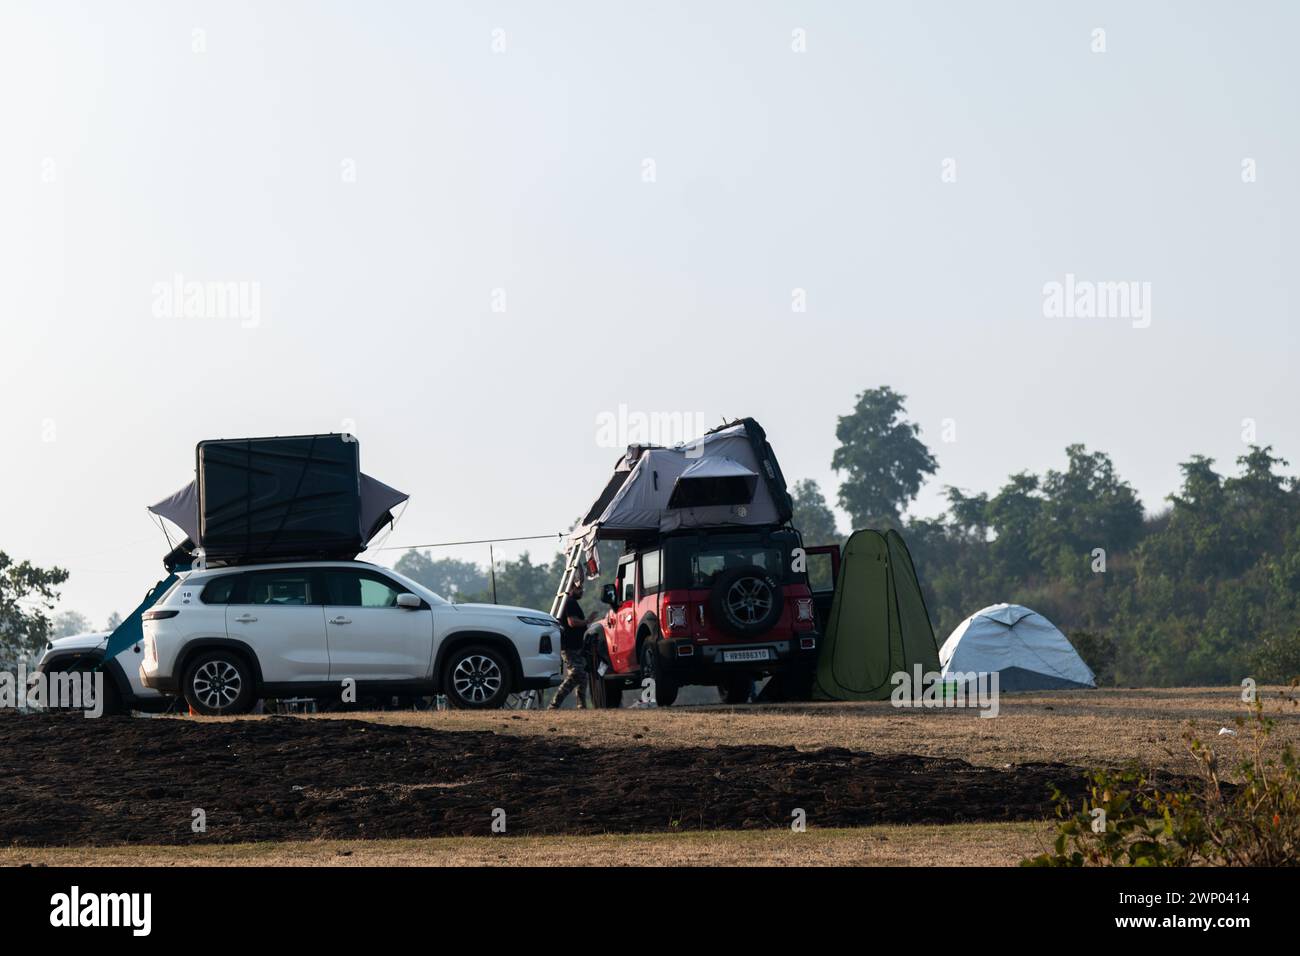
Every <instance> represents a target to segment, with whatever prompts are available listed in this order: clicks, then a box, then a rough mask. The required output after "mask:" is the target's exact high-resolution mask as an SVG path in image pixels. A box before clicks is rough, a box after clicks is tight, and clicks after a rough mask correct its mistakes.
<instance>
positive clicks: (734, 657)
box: [722, 647, 768, 664]
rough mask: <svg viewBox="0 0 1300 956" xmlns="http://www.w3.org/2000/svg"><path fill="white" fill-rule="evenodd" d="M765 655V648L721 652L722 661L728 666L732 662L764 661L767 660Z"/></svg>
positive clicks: (766, 652)
mask: <svg viewBox="0 0 1300 956" xmlns="http://www.w3.org/2000/svg"><path fill="white" fill-rule="evenodd" d="M767 654H768V651H767V648H766V647H760V648H758V649H756V650H752V651H723V652H722V660H723V661H724V662H725V663H728V664H730V663H732V662H733V661H765V660H767V659H768V657H767Z"/></svg>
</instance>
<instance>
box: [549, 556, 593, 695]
mask: <svg viewBox="0 0 1300 956" xmlns="http://www.w3.org/2000/svg"><path fill="white" fill-rule="evenodd" d="M580 597H582V581H580V580H579V581H574V582H573V586H572V587H571V588H570V589H569V596H568V597H566V598H565V599H564V607H563V608H562V609H561V610H560V625H561V627H562V628H563V630H562V631H561V632H560V661H561V663H562V664H563V666H564V680H563V681H562V682H561V683H560V686H559V687H557V688H556V689H555V697H554V698H553V699H552V700H551V705H550V707H549V708H547V709H548V710H558V709H559V706H560V704H561V703H563V702H564V698H566V697H568V696H569V691H571V690H574V689H575V688H576V689H577V691H578V709H579V710H585V709H586V708H587V653H586V649H585V647H584V640H583V639H584V627H585V625H586V623H587V617H586V615H585V614H583V613H582V605H581V604H579V603H578V598H580Z"/></svg>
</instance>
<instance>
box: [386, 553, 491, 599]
mask: <svg viewBox="0 0 1300 956" xmlns="http://www.w3.org/2000/svg"><path fill="white" fill-rule="evenodd" d="M393 570H395V571H396V572H397V573H398V574H405V575H406V576H407V577H408V578H410V579H411V580H412V581H418V582H419V583H420V584H423V585H424V586H425V587H426V588H428V589H429V590H431V591H433V592H434V593H435V594H440V595H442V596H443V597H445V598H446V599H447V600H448V601H455V600H458V599H460V600H464V598H465V595H467V594H481V593H482V592H483V590H484V589H485V588H486V587H487V586H488V576H487V571H485V570H484V569H483V568H482V567H480V566H479V565H477V564H475V563H474V562H473V561H458V560H456V559H455V558H439V559H437V560H436V561H435V560H434V559H433V558H432V557H431V556H430V554H429V553H428V552H427V551H416V550H415V549H414V548H412V549H411V550H410V551H407V552H406V553H405V554H403V555H402V556H401V557H400V558H398V559H397V563H396V564H394V565H393Z"/></svg>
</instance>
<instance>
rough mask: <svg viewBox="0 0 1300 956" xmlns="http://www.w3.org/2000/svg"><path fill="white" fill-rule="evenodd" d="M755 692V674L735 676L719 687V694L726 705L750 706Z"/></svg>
mask: <svg viewBox="0 0 1300 956" xmlns="http://www.w3.org/2000/svg"><path fill="white" fill-rule="evenodd" d="M753 691H754V675H753V674H733V675H732V676H730V677H728V678H727V679H726V680H725V681H724V682H723V683H721V684H719V685H718V694H719V695H720V696H721V697H722V702H723V703H724V704H748V703H749V695H750V694H752V693H753Z"/></svg>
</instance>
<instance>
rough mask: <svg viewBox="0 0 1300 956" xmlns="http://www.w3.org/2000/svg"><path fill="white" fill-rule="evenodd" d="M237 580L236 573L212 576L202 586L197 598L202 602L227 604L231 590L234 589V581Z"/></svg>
mask: <svg viewBox="0 0 1300 956" xmlns="http://www.w3.org/2000/svg"><path fill="white" fill-rule="evenodd" d="M238 580H239V575H238V574H225V575H222V576H221V577H219V578H213V579H212V580H211V581H209V582H208V583H207V585H205V586H204V588H203V592H202V593H201V594H200V595H199V600H200V601H202V602H203V603H204V604H229V603H230V595H231V592H233V591H234V589H235V582H236V581H238Z"/></svg>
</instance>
